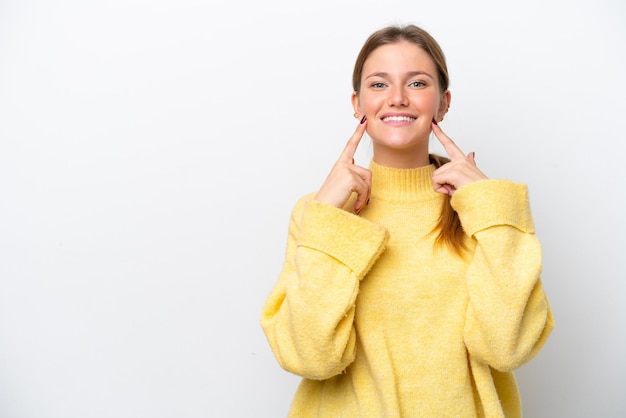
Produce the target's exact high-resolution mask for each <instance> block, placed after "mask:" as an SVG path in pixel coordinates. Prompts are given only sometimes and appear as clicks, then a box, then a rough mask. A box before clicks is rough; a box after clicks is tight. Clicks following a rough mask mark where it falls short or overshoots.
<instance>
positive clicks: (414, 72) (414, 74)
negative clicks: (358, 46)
mask: <svg viewBox="0 0 626 418" xmlns="http://www.w3.org/2000/svg"><path fill="white" fill-rule="evenodd" d="M407 75H408V76H409V77H415V76H416V75H425V76H427V77H430V78H432V79H433V80H434V79H435V78H434V77H433V76H432V75H430V74H428V73H427V72H426V71H409V72H408V73H407ZM370 77H382V78H389V73H386V72H375V73H372V74H370V75H368V76H367V77H365V79H366V80H367V79H368V78H370Z"/></svg>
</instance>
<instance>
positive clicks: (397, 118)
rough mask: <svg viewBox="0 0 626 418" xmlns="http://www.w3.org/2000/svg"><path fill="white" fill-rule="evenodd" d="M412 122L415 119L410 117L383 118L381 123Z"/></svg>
mask: <svg viewBox="0 0 626 418" xmlns="http://www.w3.org/2000/svg"><path fill="white" fill-rule="evenodd" d="M414 120H415V118H412V117H410V116H387V117H386V118H383V121H385V122H412V121H414Z"/></svg>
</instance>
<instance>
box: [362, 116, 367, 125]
mask: <svg viewBox="0 0 626 418" xmlns="http://www.w3.org/2000/svg"><path fill="white" fill-rule="evenodd" d="M366 120H367V116H365V115H363V117H362V118H361V125H363V124H364V123H365V121H366Z"/></svg>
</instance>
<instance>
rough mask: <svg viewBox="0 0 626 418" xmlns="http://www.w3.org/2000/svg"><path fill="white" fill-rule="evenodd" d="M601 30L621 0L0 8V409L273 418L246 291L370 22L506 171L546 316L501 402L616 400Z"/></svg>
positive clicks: (618, 91) (620, 383)
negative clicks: (528, 224)
mask: <svg viewBox="0 0 626 418" xmlns="http://www.w3.org/2000/svg"><path fill="white" fill-rule="evenodd" d="M624 22H626V6H625V4H624V3H623V2H622V1H620V0H577V1H549V0H543V1H541V0H526V1H517V2H499V1H480V0H477V1H473V2H467V1H462V0H459V1H439V2H415V1H384V2H383V1H370V0H362V1H358V2H357V1H345V2H338V1H329V0H320V1H315V2H313V1H311V2H306V3H299V2H289V1H286V0H268V1H264V2H263V1H259V2H256V1H239V2H238V1H229V2H226V1H207V0H205V1H200V0H176V1H174V0H156V1H154V0H151V1H148V0H107V1H80V0H58V1H43V0H39V1H38V0H21V1H17V0H16V1H12V0H0V417H3V418H5V417H6V418H42V417H46V418H47V417H49V418H84V417H93V418H101V417H116V418H124V417H129V418H130V417H133V418H135V417H146V418H165V417H176V418H180V417H269V418H273V417H282V416H285V415H286V413H287V410H288V407H289V403H290V401H291V398H292V395H293V393H294V391H295V388H296V385H297V383H298V378H297V377H295V376H291V375H289V374H288V373H286V372H284V371H283V370H281V369H280V368H279V366H278V365H277V363H276V361H275V360H274V357H273V355H272V353H271V352H270V350H269V347H268V345H267V343H266V341H265V337H264V335H263V333H262V330H261V328H260V326H259V315H260V311H261V307H262V305H263V302H264V300H265V298H266V296H267V294H268V293H269V291H270V289H271V287H272V286H273V285H274V282H275V280H276V279H277V277H278V273H279V271H280V268H281V265H282V261H283V255H284V249H285V244H286V237H287V223H288V219H289V213H290V211H291V208H292V206H293V204H294V203H295V201H296V199H297V198H298V197H299V196H300V195H302V194H305V193H308V192H311V191H314V190H315V189H317V187H318V186H319V185H320V184H321V182H322V181H323V179H324V178H325V177H326V174H327V172H328V169H329V168H330V166H331V164H332V163H333V162H334V160H335V159H336V157H337V156H338V154H339V152H340V151H341V149H342V148H343V146H344V144H345V141H346V140H347V139H348V137H349V136H350V134H351V133H352V132H353V130H354V127H355V124H356V121H355V120H354V119H353V117H352V113H353V112H352V109H351V106H350V94H351V88H350V79H351V71H352V65H353V62H354V59H355V58H356V54H357V52H358V50H359V48H360V46H361V45H362V43H363V41H364V40H365V38H366V37H367V36H368V35H369V34H370V33H371V32H372V31H374V30H376V29H378V28H380V27H383V26H386V25H388V24H392V23H414V24H417V25H420V26H422V27H424V28H425V29H427V30H429V31H430V32H431V33H432V34H433V35H434V36H435V38H436V39H437V40H438V41H439V42H440V44H441V46H442V47H443V49H444V52H445V53H446V55H447V58H448V64H449V68H450V76H451V80H452V84H451V91H452V107H451V111H450V113H449V114H448V117H447V118H446V121H445V122H444V123H443V124H442V127H443V129H444V130H445V131H446V132H447V133H448V134H449V135H450V136H451V137H452V138H453V139H455V141H456V142H457V144H459V146H460V147H461V148H462V149H464V150H465V151H466V152H469V151H475V152H476V160H477V162H478V164H479V166H480V167H481V169H482V170H483V171H484V172H485V173H487V174H488V175H490V176H491V177H498V178H508V179H511V180H515V181H520V182H525V183H527V184H528V185H529V187H530V193H531V206H532V208H533V213H534V216H535V222H536V228H537V233H538V235H539V237H540V239H541V240H542V243H543V247H544V272H543V280H544V286H545V288H546V291H547V293H548V296H549V298H550V301H551V304H552V308H553V311H554V316H555V320H556V328H555V331H554V333H553V334H552V336H551V338H550V340H549V341H548V343H547V345H546V346H545V348H544V350H543V351H542V352H541V353H540V354H539V356H538V357H537V358H535V359H534V360H533V361H532V362H531V363H529V364H528V365H526V366H524V367H522V368H521V369H520V370H519V371H518V378H519V383H520V387H521V392H522V396H523V401H524V409H525V416H526V417H531V418H554V417H568V418H570V417H581V418H586V417H623V416H626V397H625V396H624V394H625V393H626V360H625V357H626V356H625V353H626V324H625V321H624V319H623V318H626V304H625V303H624V299H625V297H626V285H625V284H624V281H625V279H626V267H625V264H624V256H623V253H624V236H625V234H626V222H625V220H624V213H626V210H625V209H626V204H625V203H624V200H625V197H626V196H625V193H624V191H625V187H624V180H625V179H626V172H625V168H624V155H625V153H626V149H625V146H624V142H625V140H626V137H625V135H624V127H623V126H622V125H623V122H624V111H626V98H625V97H626V81H625V77H626V76H625V75H626V29H625V25H624ZM433 150H434V151H437V152H440V150H439V148H438V147H437V144H435V143H433ZM370 156H371V152H370V147H368V141H363V142H362V144H361V146H360V149H359V153H358V155H357V163H360V164H362V165H366V164H367V163H368V160H369V158H370Z"/></svg>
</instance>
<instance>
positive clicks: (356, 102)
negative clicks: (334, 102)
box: [352, 91, 361, 115]
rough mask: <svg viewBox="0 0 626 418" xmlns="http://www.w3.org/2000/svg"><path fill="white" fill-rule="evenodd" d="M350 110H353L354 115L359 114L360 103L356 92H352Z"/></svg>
mask: <svg viewBox="0 0 626 418" xmlns="http://www.w3.org/2000/svg"><path fill="white" fill-rule="evenodd" d="M352 108H353V109H354V114H355V115H360V114H361V103H360V101H359V95H358V94H357V93H356V91H353V92H352Z"/></svg>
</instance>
